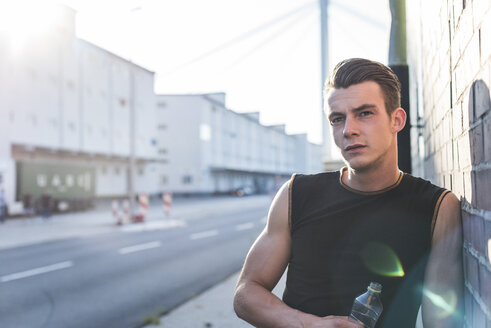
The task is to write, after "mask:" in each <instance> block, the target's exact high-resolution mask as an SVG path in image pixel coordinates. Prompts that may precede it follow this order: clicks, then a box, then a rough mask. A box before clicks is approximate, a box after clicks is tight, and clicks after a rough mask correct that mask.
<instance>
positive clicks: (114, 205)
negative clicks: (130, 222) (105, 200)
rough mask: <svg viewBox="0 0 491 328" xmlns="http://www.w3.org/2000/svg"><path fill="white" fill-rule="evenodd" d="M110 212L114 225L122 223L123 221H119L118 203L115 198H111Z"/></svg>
mask: <svg viewBox="0 0 491 328" xmlns="http://www.w3.org/2000/svg"><path fill="white" fill-rule="evenodd" d="M112 212H113V218H114V220H115V221H116V225H121V224H123V222H122V221H121V217H120V216H119V203H118V201H117V200H113V202H112Z"/></svg>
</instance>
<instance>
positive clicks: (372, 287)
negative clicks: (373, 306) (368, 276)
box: [368, 282, 382, 293]
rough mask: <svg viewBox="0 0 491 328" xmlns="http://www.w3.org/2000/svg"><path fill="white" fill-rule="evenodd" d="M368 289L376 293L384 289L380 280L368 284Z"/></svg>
mask: <svg viewBox="0 0 491 328" xmlns="http://www.w3.org/2000/svg"><path fill="white" fill-rule="evenodd" d="M368 290H369V291H372V292H374V293H380V292H381V291H382V285H381V284H379V283H378V282H371V283H370V286H368Z"/></svg>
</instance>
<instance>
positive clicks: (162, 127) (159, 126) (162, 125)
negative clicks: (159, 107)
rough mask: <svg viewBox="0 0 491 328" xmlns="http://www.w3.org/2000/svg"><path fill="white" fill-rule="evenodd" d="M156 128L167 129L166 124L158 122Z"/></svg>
mask: <svg viewBox="0 0 491 328" xmlns="http://www.w3.org/2000/svg"><path fill="white" fill-rule="evenodd" d="M157 128H158V129H159V130H166V129H167V124H159V125H158V127H157Z"/></svg>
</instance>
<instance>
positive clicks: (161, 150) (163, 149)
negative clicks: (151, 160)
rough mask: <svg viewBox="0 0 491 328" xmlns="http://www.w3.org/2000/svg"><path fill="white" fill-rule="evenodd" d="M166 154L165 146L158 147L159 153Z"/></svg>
mask: <svg viewBox="0 0 491 328" xmlns="http://www.w3.org/2000/svg"><path fill="white" fill-rule="evenodd" d="M165 154H167V149H166V148H160V149H159V155H165Z"/></svg>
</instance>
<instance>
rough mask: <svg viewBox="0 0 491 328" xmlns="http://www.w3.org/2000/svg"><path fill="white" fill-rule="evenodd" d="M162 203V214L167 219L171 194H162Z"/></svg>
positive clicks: (170, 205) (170, 204)
mask: <svg viewBox="0 0 491 328" xmlns="http://www.w3.org/2000/svg"><path fill="white" fill-rule="evenodd" d="M162 202H163V204H164V214H165V216H166V217H169V216H170V210H171V208H172V194H171V193H170V192H164V193H163V194H162Z"/></svg>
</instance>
